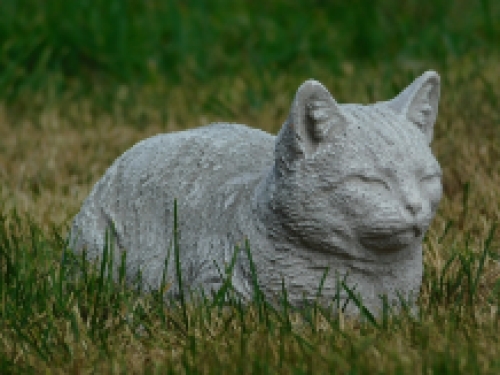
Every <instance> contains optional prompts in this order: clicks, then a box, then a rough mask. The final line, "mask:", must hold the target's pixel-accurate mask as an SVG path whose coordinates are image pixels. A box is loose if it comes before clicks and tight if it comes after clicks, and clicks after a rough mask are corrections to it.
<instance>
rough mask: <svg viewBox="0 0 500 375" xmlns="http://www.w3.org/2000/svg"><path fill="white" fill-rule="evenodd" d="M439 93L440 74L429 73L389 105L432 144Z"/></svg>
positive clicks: (419, 78)
mask: <svg viewBox="0 0 500 375" xmlns="http://www.w3.org/2000/svg"><path fill="white" fill-rule="evenodd" d="M439 92H440V79H439V74H437V73H436V72H434V71H427V72H425V73H424V74H422V75H421V76H420V77H418V78H417V79H416V80H415V81H413V83H412V84H411V85H410V86H408V87H407V88H406V89H404V90H403V91H402V92H401V93H400V94H399V95H398V96H396V97H395V98H394V99H392V100H391V101H389V103H388V104H389V107H390V108H392V109H393V110H394V111H396V112H398V113H401V114H403V115H405V116H406V118H407V119H408V120H409V121H411V122H413V123H414V124H415V125H416V126H417V127H418V128H419V129H420V130H422V132H423V133H424V134H425V137H426V138H427V142H428V143H431V141H432V136H433V131H434V123H435V122H436V117H437V113H438V104H439Z"/></svg>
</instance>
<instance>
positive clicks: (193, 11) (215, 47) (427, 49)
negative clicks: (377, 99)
mask: <svg viewBox="0 0 500 375" xmlns="http://www.w3.org/2000/svg"><path fill="white" fill-rule="evenodd" d="M499 19H500V3H499V2H498V1H492V0H472V1H466V0H456V1H446V0H436V1H433V2H421V1H418V0H408V1H404V2H401V1H397V0H385V1H378V2H377V1H366V0H352V1H348V2H345V1H321V0H303V1H297V2H289V1H285V0H273V1H269V2H264V1H245V0H235V1H231V2H230V3H228V2H227V1H225V0H211V1H205V0H183V1H178V0H169V1H161V0H148V1H143V0H93V1H88V0H75V1H62V0H46V1H43V2H40V1H37V0H3V1H2V2H0V94H1V95H2V97H4V98H5V99H7V100H9V99H16V98H18V97H19V96H20V95H21V94H22V93H23V92H25V91H38V90H46V89H47V87H48V86H52V87H53V89H55V90H57V91H58V92H60V91H64V90H66V89H68V88H72V87H75V86H76V87H78V88H84V89H85V91H86V92H88V90H90V91H92V90H95V86H96V85H97V86H99V87H100V88H102V87H109V86H113V85H116V84H128V85H131V84H148V83H155V82H157V81H158V80H162V81H165V82H167V83H168V84H170V85H176V84H184V83H189V82H193V81H194V82H196V83H197V84H206V83H208V82H214V81H215V82H216V81H217V80H219V79H220V78H221V77H228V76H229V77H235V76H239V75H242V73H244V74H243V75H248V74H249V73H255V74H257V75H259V74H261V73H262V72H266V74H269V75H282V74H284V73H285V72H286V74H287V75H291V76H309V75H313V74H314V72H315V71H316V70H318V69H320V70H325V71H328V72H330V74H332V75H338V74H340V73H342V71H343V68H342V67H343V65H344V64H345V63H346V62H348V63H352V64H356V65H359V66H373V65H380V64H387V63H390V65H391V66H393V67H396V66H400V65H403V66H412V64H418V62H422V61H425V62H426V63H427V64H429V63H430V62H432V64H433V65H435V66H436V67H439V68H444V67H446V65H447V64H448V63H449V62H450V60H452V59H455V58H459V57H461V56H464V55H466V54H473V53H474V54H481V53H487V54H498V53H499V52H500V43H499V40H500V22H499Z"/></svg>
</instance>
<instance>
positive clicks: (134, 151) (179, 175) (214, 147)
mask: <svg viewBox="0 0 500 375" xmlns="http://www.w3.org/2000/svg"><path fill="white" fill-rule="evenodd" d="M274 138H275V137H274V136H273V135H271V134H269V133H266V132H264V131H261V130H258V129H253V128H250V127H247V126H244V125H240V124H225V123H216V124H211V125H208V126H204V127H200V128H197V129H192V130H186V131H179V132H175V133H167V134H160V135H157V136H153V137H151V138H148V139H145V140H143V141H141V142H139V143H137V144H136V145H135V146H133V147H132V148H130V149H129V150H128V151H126V152H125V153H124V154H123V155H122V156H121V157H120V158H119V159H118V160H117V164H119V165H120V166H121V169H122V172H123V173H124V174H125V175H127V176H125V175H124V176H123V177H124V178H130V179H131V180H134V179H135V178H136V177H138V176H142V179H148V178H155V177H156V178H166V179H168V180H170V181H175V180H178V181H179V182H180V183H181V184H182V181H187V180H189V176H193V177H200V176H203V175H205V174H206V175H209V176H212V177H218V178H220V179H228V178H231V177H234V176H237V175H239V174H241V173H245V172H260V171H262V169H263V168H265V167H266V166H269V165H271V164H272V161H273V152H274Z"/></svg>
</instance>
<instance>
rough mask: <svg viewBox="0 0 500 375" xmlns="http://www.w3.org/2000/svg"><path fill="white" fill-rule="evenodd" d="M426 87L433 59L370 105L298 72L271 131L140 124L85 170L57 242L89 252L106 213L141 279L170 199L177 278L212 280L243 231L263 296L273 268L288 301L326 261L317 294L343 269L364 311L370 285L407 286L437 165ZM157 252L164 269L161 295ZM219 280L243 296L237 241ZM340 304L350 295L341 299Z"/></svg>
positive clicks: (416, 280) (433, 89)
mask: <svg viewBox="0 0 500 375" xmlns="http://www.w3.org/2000/svg"><path fill="white" fill-rule="evenodd" d="M438 99H439V77H438V76H437V74H436V73H433V72H427V73H425V74H424V75H422V76H421V77H420V78H418V79H417V80H416V81H415V82H414V83H413V84H412V85H410V86H409V87H408V88H407V89H406V90H405V91H403V92H402V93H401V94H400V95H399V96H398V97H396V98H395V99H393V100H392V101H389V102H383V103H377V104H374V105H371V106H361V105H354V104H345V105H338V104H337V103H336V102H335V101H334V100H333V98H332V97H331V96H330V94H329V93H328V91H327V90H326V89H325V88H324V87H323V86H322V85H321V84H319V83H318V82H315V81H307V82H305V83H304V84H303V85H302V86H301V87H300V88H299V90H298V91H297V95H296V98H295V100H294V103H293V105H292V110H291V112H290V116H289V118H288V120H287V121H286V122H285V124H284V125H283V127H282V129H281V131H280V133H279V134H278V136H277V137H274V136H272V135H270V134H267V133H265V132H262V131H260V130H255V129H251V128H248V127H245V126H242V125H231V124H215V125H211V126H207V127H203V128H199V129H195V130H190V131H185V132H178V133H173V134H166V135H159V136H156V137H152V138H149V139H147V140H144V141H142V142H140V143H138V144H137V145H135V146H134V147H132V148H131V149H130V150H128V151H127V152H125V153H124V154H123V155H122V156H121V157H119V158H118V159H117V160H116V161H115V162H114V164H113V165H112V166H111V167H110V168H109V169H108V171H107V172H106V173H105V175H104V176H103V178H102V179H101V180H100V181H99V182H98V183H97V184H96V186H95V187H94V189H93V190H92V192H91V194H90V196H89V197H88V198H87V200H86V201H85V202H84V204H83V207H82V209H81V211H80V213H79V214H78V215H77V216H76V217H75V220H74V222H73V227H72V230H71V237H70V245H71V247H72V248H73V249H74V250H75V251H81V250H82V249H84V248H86V249H87V253H88V256H89V258H91V259H94V258H98V257H99V256H100V255H101V254H102V249H103V247H104V243H105V240H104V232H105V230H106V228H109V227H110V223H113V224H114V232H113V234H114V238H115V241H114V242H115V244H116V245H117V246H116V247H117V251H120V250H127V251H128V252H127V275H128V276H129V278H132V277H133V276H135V275H136V274H137V271H138V270H139V268H140V269H141V273H142V278H143V281H144V282H145V283H146V285H148V286H149V287H151V288H157V287H158V286H159V285H160V282H161V277H162V274H163V269H164V264H165V257H166V256H167V253H168V249H169V248H171V247H172V234H173V219H174V215H173V208H174V199H177V201H178V218H179V230H180V242H179V248H180V260H181V262H180V263H181V269H182V277H183V286H185V287H186V289H188V288H189V289H197V288H203V289H204V290H205V292H209V291H210V290H213V289H217V288H218V287H219V286H220V285H221V282H222V279H221V278H220V273H219V272H224V269H225V264H228V263H229V262H230V260H231V257H232V255H233V252H234V247H235V245H237V244H240V245H242V244H243V242H244V239H245V238H248V240H249V243H250V247H251V253H252V258H253V261H254V263H255V265H256V270H257V275H258V278H259V284H260V286H261V288H262V290H263V291H264V293H265V294H266V296H268V297H272V296H273V295H281V290H282V278H283V280H284V282H285V287H286V288H287V292H288V298H289V300H290V302H291V303H292V304H295V305H299V304H300V303H301V301H302V300H303V298H304V297H305V298H306V299H308V300H311V299H313V298H314V297H315V294H316V292H317V289H318V287H319V285H320V281H321V278H322V276H323V274H324V272H325V270H326V269H327V268H328V269H329V272H328V274H327V277H326V279H325V282H324V286H323V289H322V295H323V297H324V299H325V301H326V302H328V301H329V300H331V298H333V297H334V296H335V295H336V293H337V291H338V289H337V285H338V284H337V282H338V280H339V279H340V280H343V278H344V277H346V278H345V280H346V284H347V285H349V286H350V287H351V288H353V289H354V291H355V292H356V293H359V294H360V295H361V297H362V300H363V302H364V303H365V305H366V306H367V307H369V308H370V309H372V310H374V311H376V310H377V309H378V307H379V306H380V305H381V300H380V297H379V296H380V295H387V297H388V298H389V300H390V301H394V300H397V299H398V295H400V296H401V297H403V298H405V299H409V298H410V299H414V298H415V297H416V296H417V295H418V293H419V288H420V284H421V279H422V239H423V236H424V234H425V231H426V230H427V228H428V225H429V223H430V221H431V219H432V217H433V215H434V213H435V210H436V207H437V204H438V202H439V200H440V197H441V179H440V177H441V171H440V168H439V165H438V163H437V161H436V160H435V158H434V157H433V156H432V153H431V150H430V148H429V146H428V144H429V142H430V141H431V139H432V129H433V125H434V122H435V118H436V114H437V103H438ZM170 254H171V255H170V259H169V262H168V264H169V266H168V270H167V273H166V274H167V276H168V278H169V279H170V280H171V281H173V282H174V287H173V288H172V289H171V291H170V293H171V295H175V294H176V293H177V292H178V288H177V285H176V284H175V280H176V278H175V262H174V254H173V251H170ZM115 258H116V257H115ZM215 264H217V266H215ZM346 275H347V276H346ZM232 282H233V286H234V287H235V289H236V290H237V291H238V292H239V293H240V294H241V295H242V296H244V297H250V296H251V294H252V282H251V276H250V270H249V265H248V260H247V258H246V257H245V256H244V255H243V254H241V256H239V257H238V260H237V263H236V266H235V269H234V271H233V278H232ZM341 297H342V298H345V297H346V294H345V291H344V292H342V293H341ZM354 310H355V309H354V307H353V304H352V303H351V304H350V305H348V307H347V310H346V311H347V312H350V311H354Z"/></svg>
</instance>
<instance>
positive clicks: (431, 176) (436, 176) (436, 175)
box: [420, 172, 441, 184]
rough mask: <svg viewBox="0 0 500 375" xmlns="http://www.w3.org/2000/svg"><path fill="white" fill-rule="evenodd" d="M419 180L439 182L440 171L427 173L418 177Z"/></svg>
mask: <svg viewBox="0 0 500 375" xmlns="http://www.w3.org/2000/svg"><path fill="white" fill-rule="evenodd" d="M420 182H423V183H439V184H440V183H441V173H438V172H435V173H429V174H426V175H424V176H423V177H422V178H420Z"/></svg>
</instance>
